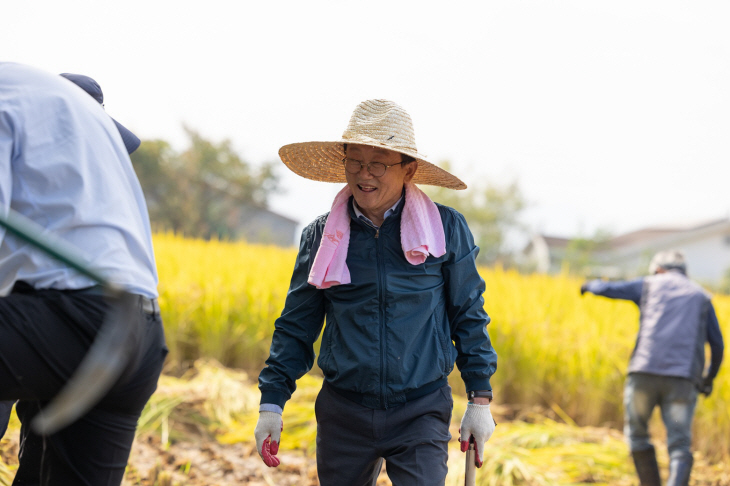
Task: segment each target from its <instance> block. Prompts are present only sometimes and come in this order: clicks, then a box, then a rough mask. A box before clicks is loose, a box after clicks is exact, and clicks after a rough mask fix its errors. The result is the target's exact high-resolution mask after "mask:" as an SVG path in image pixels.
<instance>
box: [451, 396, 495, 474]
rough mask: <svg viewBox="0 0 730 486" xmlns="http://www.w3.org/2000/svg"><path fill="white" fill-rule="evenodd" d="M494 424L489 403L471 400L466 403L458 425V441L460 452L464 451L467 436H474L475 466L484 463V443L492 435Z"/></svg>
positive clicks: (467, 445)
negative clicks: (479, 403) (483, 403)
mask: <svg viewBox="0 0 730 486" xmlns="http://www.w3.org/2000/svg"><path fill="white" fill-rule="evenodd" d="M494 426H495V423H494V419H493V418H492V412H490V411H489V405H477V404H476V403H471V402H469V403H468V404H467V405H466V412H464V417H462V419H461V427H459V436H460V437H459V441H460V442H461V452H466V451H467V450H468V449H469V437H470V436H474V449H475V451H476V454H474V463H475V464H476V466H477V467H482V464H484V443H485V442H486V441H488V440H489V438H490V437H491V436H492V433H493V432H494Z"/></svg>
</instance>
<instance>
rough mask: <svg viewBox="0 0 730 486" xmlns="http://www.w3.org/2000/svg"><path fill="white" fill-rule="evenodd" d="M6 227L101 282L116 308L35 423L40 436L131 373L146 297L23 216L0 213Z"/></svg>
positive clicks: (71, 418) (77, 414)
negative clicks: (125, 287) (116, 281)
mask: <svg viewBox="0 0 730 486" xmlns="http://www.w3.org/2000/svg"><path fill="white" fill-rule="evenodd" d="M0 226H2V227H4V228H5V229H6V230H7V231H8V232H9V233H11V234H13V235H15V236H16V237H18V238H21V239H22V240H24V241H26V242H28V243H30V244H31V245H33V246H35V247H36V248H38V249H40V250H42V251H43V252H44V253H46V254H48V255H50V256H52V257H53V258H55V259H57V260H59V261H60V262H61V263H63V264H65V265H67V266H69V267H71V268H73V269H75V270H76V271H78V272H80V273H82V274H84V275H86V276H88V277H90V278H91V279H93V280H95V281H96V282H98V283H100V284H101V285H102V286H103V288H104V291H105V293H106V295H107V296H108V297H109V298H110V299H111V307H110V310H109V312H108V314H107V316H106V318H105V320H104V322H103V323H102V325H101V327H100V328H99V332H98V334H97V336H96V338H95V339H94V342H93V343H92V345H91V347H90V348H89V351H88V352H87V353H86V356H84V359H83V360H82V361H81V364H80V365H79V367H78V368H77V369H76V371H75V372H74V374H73V375H72V376H71V378H70V379H69V381H68V382H67V384H66V386H65V387H64V388H63V389H61V391H60V392H58V395H56V397H54V399H53V400H52V401H51V403H49V404H48V406H47V407H46V408H45V409H43V410H42V411H41V412H40V413H39V414H38V415H37V416H36V418H35V419H34V420H33V423H32V424H31V426H32V427H33V430H34V431H35V432H37V433H39V434H52V433H54V432H56V431H57V430H59V429H61V428H63V427H65V426H67V425H69V424H70V423H72V422H74V421H75V420H76V419H78V418H79V417H80V416H82V415H83V414H84V413H86V412H87V411H89V409H90V408H91V407H93V406H94V405H95V404H96V403H97V402H98V401H99V399H101V397H103V396H104V394H105V393H106V392H107V391H109V388H111V387H112V385H113V384H114V383H115V382H116V380H117V379H118V378H119V376H120V375H121V374H122V372H124V370H125V369H126V367H127V365H128V364H129V360H130V357H131V355H132V353H133V351H134V346H135V344H136V342H137V338H138V336H139V325H140V322H139V318H138V316H137V315H135V313H136V312H138V308H139V305H140V302H139V299H140V297H139V296H136V295H132V294H130V293H128V292H125V291H123V290H121V289H119V288H117V287H115V286H114V285H113V284H111V283H110V282H108V281H107V280H106V279H105V278H104V277H103V276H102V275H101V274H100V273H98V272H96V271H95V270H94V269H92V268H90V267H89V265H88V264H87V263H86V261H85V259H84V258H83V257H82V256H81V252H80V250H78V249H77V248H75V247H73V246H72V245H71V244H69V243H68V242H67V241H65V240H62V239H61V238H59V237H57V236H55V235H53V234H49V233H48V232H47V231H46V230H45V229H44V228H43V227H41V226H39V225H38V224H36V223H35V222H33V221H31V220H30V219H28V218H26V217H25V216H23V215H21V214H20V213H17V212H16V211H14V210H12V209H9V208H8V209H7V215H3V212H2V211H0Z"/></svg>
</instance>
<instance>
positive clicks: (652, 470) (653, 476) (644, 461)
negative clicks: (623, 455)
mask: <svg viewBox="0 0 730 486" xmlns="http://www.w3.org/2000/svg"><path fill="white" fill-rule="evenodd" d="M631 456H632V457H633V458H634V465H635V466H636V474H638V475H639V481H640V482H641V486H661V485H662V480H661V478H660V477H659V465H658V464H657V462H656V451H655V450H654V447H652V448H651V449H646V450H643V451H632V452H631Z"/></svg>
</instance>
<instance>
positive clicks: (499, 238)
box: [424, 162, 525, 265]
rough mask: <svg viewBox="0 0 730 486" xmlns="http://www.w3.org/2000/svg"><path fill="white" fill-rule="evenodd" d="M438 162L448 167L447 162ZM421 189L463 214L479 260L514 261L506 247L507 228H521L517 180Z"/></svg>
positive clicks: (523, 205) (518, 229) (520, 198)
mask: <svg viewBox="0 0 730 486" xmlns="http://www.w3.org/2000/svg"><path fill="white" fill-rule="evenodd" d="M440 165H441V167H443V168H444V169H446V170H449V166H450V164H449V163H448V162H443V163H441V164H440ZM424 191H425V192H426V193H427V194H428V195H429V197H431V199H433V200H434V201H436V202H438V203H441V204H444V205H446V206H450V207H452V208H454V209H456V210H457V211H459V212H460V213H461V214H463V215H464V217H465V218H466V221H467V223H468V224H469V229H471V231H472V233H473V234H474V240H475V241H476V244H477V245H478V246H479V249H480V251H479V256H478V257H477V262H478V263H480V264H483V265H490V264H494V263H497V262H500V263H503V264H508V265H509V264H511V263H512V262H513V260H514V259H513V258H512V253H513V252H512V251H511V250H510V249H509V248H507V246H506V243H507V236H508V234H509V232H510V231H520V230H522V229H523V228H522V225H521V224H520V223H519V221H518V216H519V214H520V212H521V211H522V210H523V209H524V208H525V200H524V198H523V196H522V193H521V192H520V188H519V185H518V184H517V182H512V183H510V184H508V185H506V186H499V185H495V184H490V183H487V184H485V185H482V186H476V187H470V188H469V189H466V190H464V191H454V190H452V189H446V188H443V187H433V186H424Z"/></svg>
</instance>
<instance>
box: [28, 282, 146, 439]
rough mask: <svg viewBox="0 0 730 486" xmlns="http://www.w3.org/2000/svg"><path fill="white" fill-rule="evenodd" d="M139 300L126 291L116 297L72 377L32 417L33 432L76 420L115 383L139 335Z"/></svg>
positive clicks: (51, 430) (45, 431)
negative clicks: (49, 401)
mask: <svg viewBox="0 0 730 486" xmlns="http://www.w3.org/2000/svg"><path fill="white" fill-rule="evenodd" d="M139 299H140V297H139V296H138V295H133V294H130V293H127V292H122V293H120V295H118V296H116V297H115V298H114V302H113V303H112V308H111V309H110V311H109V313H108V314H107V317H106V320H105V321H104V323H103V324H102V327H101V328H100V330H99V333H98V334H97V336H96V339H95V340H94V342H93V343H92V345H91V347H90V348H89V351H88V352H87V353H86V356H84V359H83V361H82V362H81V364H80V365H79V367H78V368H77V369H76V371H75V372H74V374H73V376H71V378H70V379H69V381H68V382H67V383H66V386H65V387H63V389H62V390H61V391H60V392H58V395H56V396H55V397H54V398H53V400H52V401H51V403H49V404H48V405H47V406H46V407H45V408H44V409H43V410H41V411H40V413H39V414H38V415H36V417H35V418H34V419H33V422H32V423H31V426H32V427H33V431H34V432H36V433H37V434H41V435H49V434H53V433H54V432H56V431H58V430H60V429H62V428H63V427H65V426H67V425H69V424H71V423H73V422H74V421H76V420H77V419H78V418H79V417H81V416H82V415H84V414H85V413H86V412H88V411H89V410H90V409H91V408H92V407H93V406H94V405H95V404H96V403H97V402H98V401H99V400H100V399H101V398H102V397H103V396H104V395H105V394H106V392H107V391H109V389H110V388H111V387H112V385H114V383H116V381H117V379H119V376H120V375H121V374H122V373H123V372H124V370H125V369H126V367H127V365H128V364H129V361H130V357H131V356H132V354H133V352H134V349H135V344H136V343H137V338H138V337H139V322H140V319H139V317H138V316H137V315H136V314H137V312H139V310H138V309H139Z"/></svg>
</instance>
